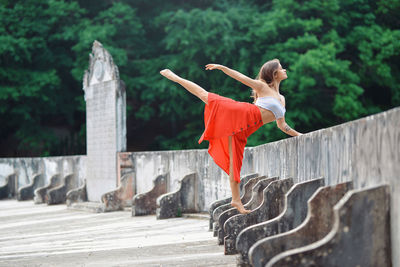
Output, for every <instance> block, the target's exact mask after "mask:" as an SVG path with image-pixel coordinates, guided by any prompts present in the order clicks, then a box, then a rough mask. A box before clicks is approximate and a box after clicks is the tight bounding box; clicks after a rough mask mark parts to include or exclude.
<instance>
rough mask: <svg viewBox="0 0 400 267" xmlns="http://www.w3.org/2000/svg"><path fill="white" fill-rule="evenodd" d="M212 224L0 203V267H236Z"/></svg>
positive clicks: (121, 212)
mask: <svg viewBox="0 0 400 267" xmlns="http://www.w3.org/2000/svg"><path fill="white" fill-rule="evenodd" d="M235 262H236V258H235V256H225V255H224V253H223V246H218V245H217V240H216V238H214V237H213V236H212V232H208V220H206V219H196V218H176V219H168V220H156V217H155V216H144V217H131V213H130V212H129V211H120V212H111V213H98V214H95V213H87V212H82V211H73V210H68V209H67V207H66V206H65V205H56V206H47V205H45V204H41V205H35V204H33V201H25V202H18V201H16V200H2V201H0V266H236V264H235Z"/></svg>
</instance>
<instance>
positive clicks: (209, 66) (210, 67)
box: [206, 64, 225, 70]
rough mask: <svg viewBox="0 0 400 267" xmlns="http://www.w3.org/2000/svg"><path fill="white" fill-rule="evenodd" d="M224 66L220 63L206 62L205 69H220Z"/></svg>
mask: <svg viewBox="0 0 400 267" xmlns="http://www.w3.org/2000/svg"><path fill="white" fill-rule="evenodd" d="M224 67H225V66H223V65H220V64H207V65H206V70H222V68H224Z"/></svg>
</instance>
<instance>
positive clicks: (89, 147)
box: [83, 41, 126, 202]
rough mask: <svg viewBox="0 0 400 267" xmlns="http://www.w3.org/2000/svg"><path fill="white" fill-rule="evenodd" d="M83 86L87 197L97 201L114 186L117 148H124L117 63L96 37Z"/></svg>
mask: <svg viewBox="0 0 400 267" xmlns="http://www.w3.org/2000/svg"><path fill="white" fill-rule="evenodd" d="M83 90H84V92H85V101H86V153H87V163H86V166H87V172H86V176H87V177H86V182H87V184H86V185H87V197H88V200H89V201H95V202H96V201H97V202H98V201H100V199H101V196H102V195H103V194H104V193H106V192H109V191H110V190H113V189H115V188H116V187H117V180H118V178H117V177H118V175H117V152H123V151H126V94H125V86H124V83H123V82H122V81H121V80H120V79H119V72H118V67H117V66H116V65H115V64H114V62H113V59H112V57H111V55H110V53H108V51H107V50H105V49H104V48H103V46H102V45H101V44H100V43H99V42H97V41H94V43H93V48H92V54H90V61H89V69H88V70H86V71H85V75H84V78H83Z"/></svg>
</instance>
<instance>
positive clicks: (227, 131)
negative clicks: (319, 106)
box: [160, 59, 301, 214]
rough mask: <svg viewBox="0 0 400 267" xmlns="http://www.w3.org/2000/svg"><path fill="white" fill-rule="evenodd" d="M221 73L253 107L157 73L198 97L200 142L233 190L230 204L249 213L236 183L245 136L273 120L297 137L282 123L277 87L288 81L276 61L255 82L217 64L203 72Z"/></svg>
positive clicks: (282, 104)
mask: <svg viewBox="0 0 400 267" xmlns="http://www.w3.org/2000/svg"><path fill="white" fill-rule="evenodd" d="M216 69H218V70H221V71H223V72H224V73H225V74H226V75H228V76H230V77H232V78H234V79H236V80H238V81H239V82H241V83H243V84H245V85H247V86H248V87H250V88H252V89H253V97H254V104H250V103H245V102H237V101H234V100H232V99H229V98H226V97H223V96H219V95H217V94H214V93H209V92H207V91H206V90H204V89H203V88H201V87H200V86H198V85H197V84H195V83H193V82H191V81H188V80H185V79H183V78H181V77H179V76H178V75H176V74H175V73H173V72H172V71H170V70H169V69H165V70H162V71H160V73H161V74H162V75H163V76H165V77H166V78H168V79H170V80H171V81H174V82H176V83H179V84H180V85H182V86H183V87H184V88H185V89H186V90H188V91H189V92H191V93H192V94H194V95H195V96H197V97H198V98H200V99H201V100H202V101H203V102H204V103H205V104H206V107H205V110H204V124H205V130H204V132H203V135H202V136H201V138H200V140H199V143H201V142H202V141H203V140H204V139H205V140H208V141H209V147H208V153H209V154H210V155H211V157H212V158H213V159H214V161H215V163H216V164H217V165H218V166H220V167H221V168H222V169H223V170H224V171H225V172H226V173H227V174H228V175H229V179H230V186H231V190H232V202H231V205H232V206H233V207H235V208H237V209H238V211H239V212H240V213H244V214H245V213H249V212H250V210H246V209H245V208H244V206H243V203H242V202H241V200H240V192H239V183H240V169H241V167H242V161H243V153H244V147H245V145H246V143H247V137H249V136H250V135H251V134H252V133H254V132H255V131H256V130H257V129H258V128H260V127H261V126H262V125H264V124H266V123H270V122H272V121H276V123H277V126H278V127H279V129H281V130H282V131H283V132H285V133H287V134H288V135H291V136H299V135H301V133H299V132H296V131H295V130H293V129H292V128H290V127H289V125H287V123H286V122H285V117H284V115H285V112H286V109H285V98H284V97H283V96H282V95H281V94H280V93H279V84H280V82H281V81H283V80H285V79H287V74H286V70H285V69H283V68H282V66H281V64H280V62H279V60H277V59H274V60H270V61H268V62H266V63H265V64H264V65H263V66H262V67H261V69H260V72H259V74H258V76H257V78H256V79H251V78H249V77H247V76H245V75H243V74H241V73H240V72H238V71H235V70H232V69H230V68H228V67H225V66H223V65H219V64H208V65H206V70H216Z"/></svg>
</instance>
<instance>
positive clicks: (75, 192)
mask: <svg viewBox="0 0 400 267" xmlns="http://www.w3.org/2000/svg"><path fill="white" fill-rule="evenodd" d="M86 201H88V198H87V192H86V180H84V181H83V185H82V186H80V187H78V188H76V189H72V190H70V191H68V192H67V206H68V207H72V206H73V204H75V203H82V202H86Z"/></svg>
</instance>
